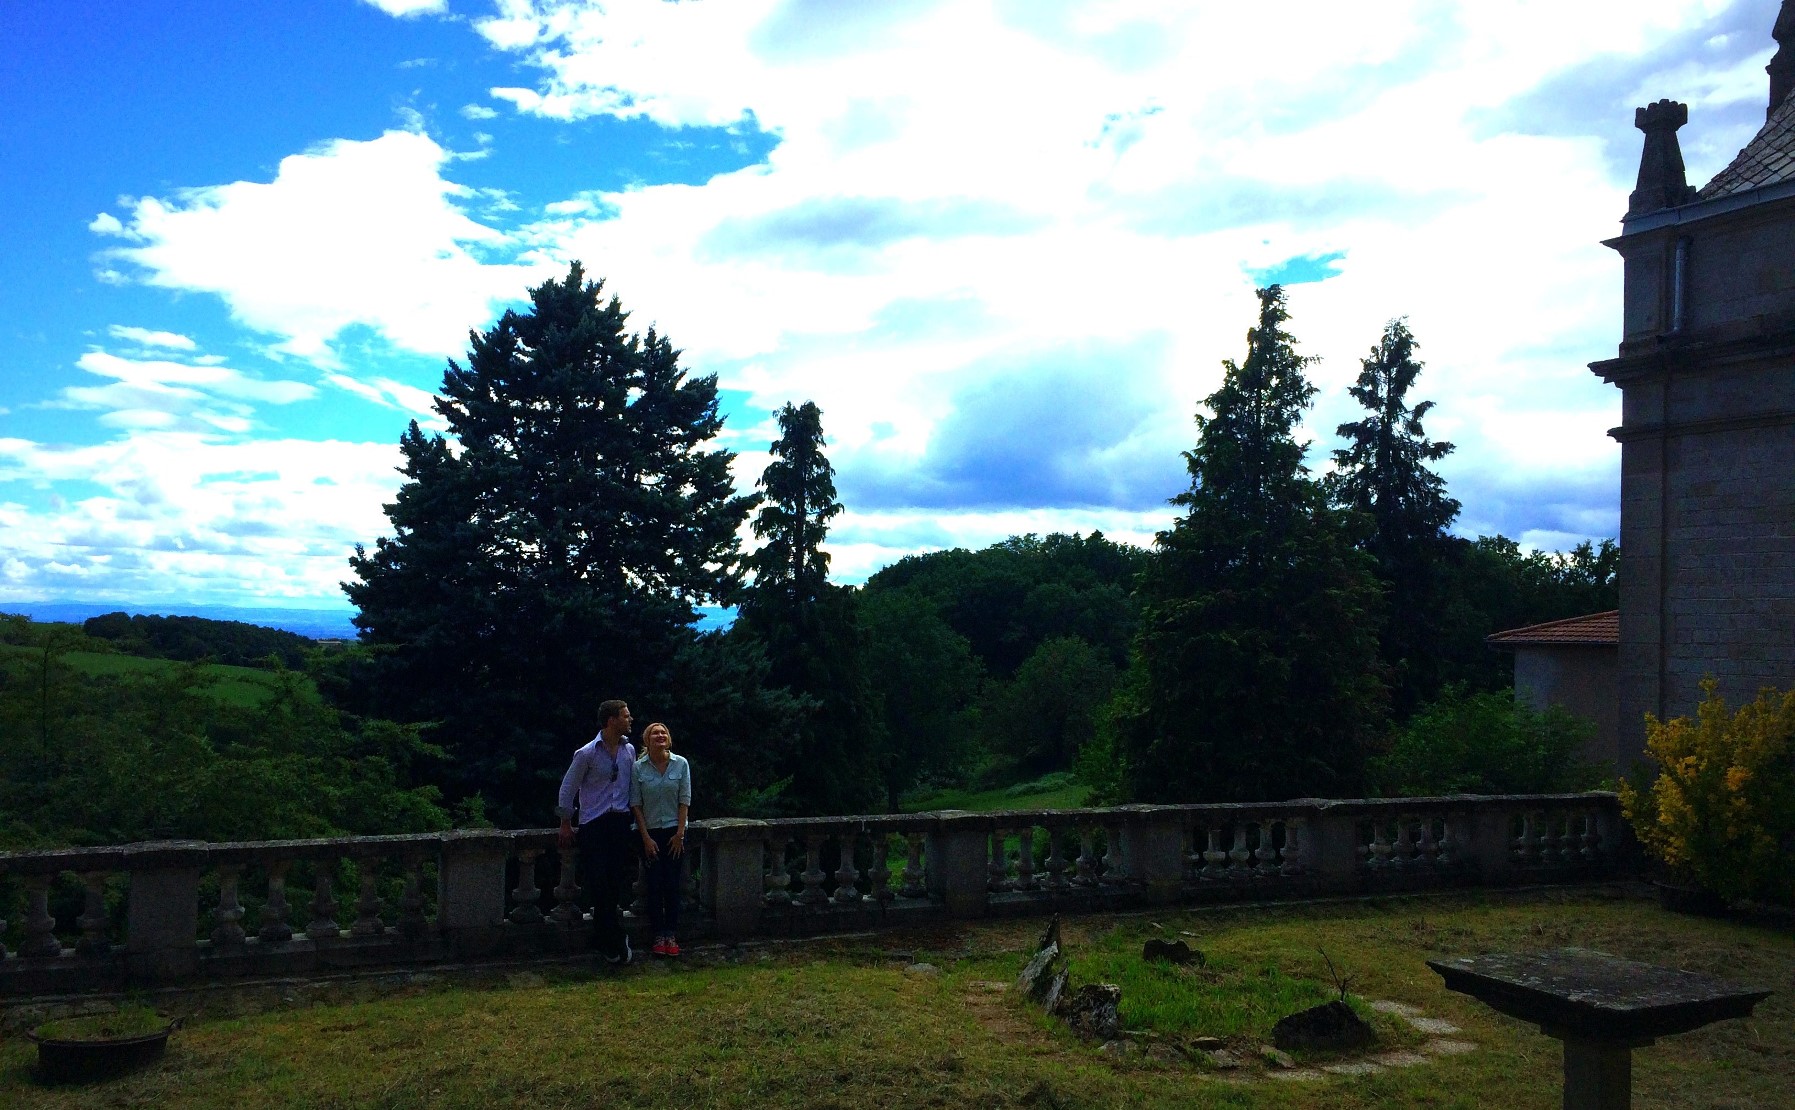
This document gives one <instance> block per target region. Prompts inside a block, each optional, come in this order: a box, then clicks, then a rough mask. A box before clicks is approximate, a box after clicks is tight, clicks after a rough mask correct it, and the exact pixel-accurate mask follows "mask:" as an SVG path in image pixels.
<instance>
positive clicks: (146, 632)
mask: <svg viewBox="0 0 1795 1110" xmlns="http://www.w3.org/2000/svg"><path fill="white" fill-rule="evenodd" d="M81 631H83V632H85V633H86V634H87V635H89V636H92V637H94V638H95V639H99V640H105V641H107V642H108V643H110V644H111V645H112V646H113V647H115V648H117V649H118V650H119V651H122V652H126V653H127V654H130V655H141V656H145V657H148V658H153V659H181V660H186V661H188V662H199V661H200V660H202V659H203V660H210V661H211V662H214V663H224V664H228V665H232V666H238V667H256V666H260V665H261V664H262V663H263V662H264V661H265V660H267V659H268V657H269V656H273V657H274V658H276V659H279V660H280V661H281V663H282V664H284V665H285V666H287V667H289V668H292V669H295V670H297V669H299V668H301V667H304V666H305V653H306V652H307V651H308V650H310V649H311V648H312V646H313V644H312V641H310V640H308V639H306V638H305V637H304V636H300V635H298V634H296V633H293V632H284V631H282V630H281V629H278V628H264V627H263V626H261V625H259V624H246V623H244V622H243V621H220V620H212V619H210V618H207V617H164V616H153V615H145V614H142V613H138V614H129V613H106V614H103V615H101V616H98V617H89V618H88V619H87V620H85V621H83V622H82V624H81Z"/></svg>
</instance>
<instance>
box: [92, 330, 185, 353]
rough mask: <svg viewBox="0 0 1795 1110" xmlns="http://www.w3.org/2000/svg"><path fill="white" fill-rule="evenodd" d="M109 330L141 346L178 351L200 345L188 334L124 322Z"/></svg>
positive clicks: (118, 336)
mask: <svg viewBox="0 0 1795 1110" xmlns="http://www.w3.org/2000/svg"><path fill="white" fill-rule="evenodd" d="M107 331H108V332H109V333H110V334H111V335H112V337H113V338H114V339H123V340H124V341H125V342H127V343H135V344H137V345H138V346H140V347H167V348H169V349H171V350H176V351H191V350H194V349H196V347H197V346H198V344H196V343H194V342H193V340H192V339H190V338H188V337H187V336H185V335H179V334H177V333H175V332H172V331H151V330H150V329H149V328H133V327H127V326H126V325H124V324H114V325H112V326H111V327H110V328H108V329H107Z"/></svg>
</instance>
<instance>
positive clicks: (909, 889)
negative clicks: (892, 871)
mask: <svg viewBox="0 0 1795 1110" xmlns="http://www.w3.org/2000/svg"><path fill="white" fill-rule="evenodd" d="M904 840H905V846H906V847H907V848H908V849H909V855H908V858H906V859H905V860H904V889H903V895H904V897H906V898H923V897H927V895H928V893H929V884H928V880H927V879H926V878H925V877H924V872H923V862H922V842H923V836H922V834H921V833H914V832H913V833H905V834H904Z"/></svg>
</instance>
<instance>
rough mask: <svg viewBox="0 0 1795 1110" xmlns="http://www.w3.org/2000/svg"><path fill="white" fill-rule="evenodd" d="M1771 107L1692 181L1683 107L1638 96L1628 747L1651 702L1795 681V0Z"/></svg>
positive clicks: (1638, 744) (1685, 704) (1666, 712)
mask: <svg viewBox="0 0 1795 1110" xmlns="http://www.w3.org/2000/svg"><path fill="white" fill-rule="evenodd" d="M1772 34H1773V35H1774V37H1775V38H1776V41H1777V43H1778V45H1779V47H1780V49H1779V50H1778V51H1777V53H1776V56H1775V58H1774V59H1773V60H1772V61H1771V63H1770V65H1769V67H1768V71H1769V73H1770V103H1769V108H1768V113H1767V114H1768V119H1767V121H1766V122H1765V124H1764V127H1763V129H1762V130H1761V131H1759V132H1758V134H1757V135H1756V137H1754V138H1753V139H1752V140H1751V142H1750V143H1748V144H1746V147H1745V149H1744V150H1741V151H1740V152H1739V155H1738V157H1736V158H1734V159H1733V161H1732V163H1731V164H1730V165H1728V166H1727V167H1726V169H1724V170H1722V171H1721V172H1720V173H1719V174H1718V175H1716V176H1715V178H1714V180H1712V181H1710V182H1708V184H1707V185H1706V186H1704V187H1703V188H1701V189H1700V190H1697V189H1693V188H1691V187H1690V186H1689V185H1688V183H1687V182H1686V181H1685V180H1684V176H1683V158H1682V153H1681V151H1680V150H1679V148H1678V145H1677V129H1678V128H1680V127H1681V126H1683V124H1684V123H1685V122H1686V121H1687V120H1688V118H1689V113H1688V109H1687V108H1686V107H1685V106H1684V105H1681V104H1676V103H1672V102H1671V101H1667V100H1661V101H1659V102H1658V103H1656V104H1652V105H1648V106H1646V107H1644V108H1640V109H1639V110H1638V112H1637V113H1636V115H1635V118H1634V122H1635V124H1636V126H1638V128H1639V129H1640V130H1641V131H1643V132H1645V148H1644V151H1643V154H1642V157H1641V159H1640V165H1639V181H1638V186H1637V187H1636V188H1635V189H1634V191H1633V195H1632V197H1631V198H1630V202H1629V204H1628V208H1627V215H1626V217H1625V219H1624V220H1623V221H1622V224H1621V228H1622V230H1621V234H1620V237H1619V238H1616V239H1611V240H1608V242H1607V245H1608V246H1610V247H1613V248H1614V249H1615V250H1616V251H1618V252H1620V255H1621V257H1622V258H1623V259H1624V260H1625V264H1626V277H1625V287H1624V290H1625V291H1624V299H1625V310H1624V314H1623V315H1624V322H1623V331H1622V338H1621V343H1620V351H1619V355H1618V357H1616V358H1612V359H1607V360H1605V361H1602V362H1597V363H1592V364H1591V366H1590V369H1591V370H1593V371H1595V372H1596V373H1597V374H1600V375H1601V376H1602V378H1603V379H1604V380H1605V381H1608V382H1611V383H1613V384H1614V385H1617V386H1619V387H1620V389H1621V426H1620V427H1619V428H1616V429H1614V430H1613V431H1612V432H1611V433H1610V434H1612V435H1613V436H1614V437H1615V438H1616V439H1617V440H1619V441H1620V444H1621V567H1620V606H1621V607H1620V656H1619V676H1618V679H1619V690H1618V693H1619V700H1620V705H1619V716H1620V721H1619V724H1620V735H1619V737H1618V740H1619V748H1620V753H1619V754H1620V757H1621V758H1620V763H1621V765H1622V766H1623V767H1625V766H1626V765H1627V764H1628V763H1630V762H1631V761H1632V760H1633V759H1637V758H1638V757H1639V755H1640V753H1642V752H1643V745H1644V736H1645V729H1644V715H1645V714H1646V713H1654V714H1656V715H1658V716H1659V717H1660V718H1665V717H1673V716H1679V715H1683V714H1689V713H1692V712H1693V711H1694V709H1695V706H1696V703H1697V702H1698V701H1699V700H1700V699H1701V689H1700V683H1701V680H1702V677H1703V676H1704V675H1707V674H1712V675H1713V676H1715V677H1716V678H1717V679H1719V681H1720V689H1721V692H1722V693H1723V694H1724V695H1725V696H1726V697H1727V699H1728V701H1730V702H1733V703H1735V704H1737V703H1738V702H1739V701H1742V700H1749V699H1751V698H1752V697H1754V696H1756V694H1757V691H1758V689H1759V687H1761V686H1765V685H1774V686H1780V687H1784V688H1787V687H1788V686H1790V685H1791V684H1795V96H1791V95H1790V91H1791V88H1792V87H1795V0H1784V3H1783V7H1782V11H1781V14H1780V15H1779V16H1778V17H1777V20H1776V27H1775V30H1774V31H1773V32H1772Z"/></svg>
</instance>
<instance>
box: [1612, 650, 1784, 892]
mask: <svg viewBox="0 0 1795 1110" xmlns="http://www.w3.org/2000/svg"><path fill="white" fill-rule="evenodd" d="M1717 686H1718V683H1716V682H1715V680H1714V679H1712V678H1709V679H1707V680H1706V681H1704V682H1703V683H1702V689H1703V691H1704V692H1705V697H1704V698H1703V699H1702V703H1701V705H1700V706H1698V707H1697V709H1696V715H1695V719H1694V720H1690V719H1689V718H1688V717H1677V718H1675V719H1673V720H1669V721H1659V720H1658V719H1657V718H1655V717H1652V716H1650V715H1648V716H1647V717H1646V750H1647V751H1648V752H1650V753H1651V755H1652V757H1653V758H1654V759H1656V760H1657V762H1658V774H1657V777H1656V778H1655V779H1653V780H1652V781H1651V782H1650V784H1649V785H1647V784H1644V783H1643V782H1642V783H1640V784H1637V785H1636V784H1634V783H1625V782H1623V783H1622V784H1621V787H1620V796H1621V806H1622V808H1623V809H1624V810H1625V811H1626V814H1627V820H1628V821H1630V822H1631V823H1632V825H1633V831H1634V833H1635V835H1637V836H1638V837H1639V840H1640V843H1641V844H1643V845H1644V846H1645V848H1646V850H1647V851H1649V852H1650V853H1651V854H1652V855H1654V856H1656V857H1657V858H1658V859H1659V860H1661V861H1663V863H1664V865H1665V866H1666V867H1667V868H1668V869H1669V870H1670V873H1671V875H1672V876H1673V877H1674V878H1676V879H1677V880H1678V881H1682V882H1691V883H1694V884H1696V885H1698V886H1701V887H1704V888H1706V889H1708V890H1711V891H1713V892H1714V893H1716V894H1718V895H1720V896H1722V897H1723V898H1726V899H1728V900H1734V899H1738V898H1748V897H1749V898H1755V899H1758V900H1760V901H1765V902H1773V903H1776V904H1778V905H1785V906H1786V905H1795V690H1790V691H1789V692H1788V693H1778V692H1777V691H1775V690H1771V689H1765V690H1763V691H1761V692H1760V693H1759V694H1758V698H1757V700H1756V701H1754V702H1751V703H1750V704H1748V705H1743V706H1740V707H1739V708H1738V709H1737V710H1732V709H1729V708H1728V707H1727V704H1726V700H1725V699H1724V698H1722V697H1720V695H1719V694H1718V693H1716V687H1717Z"/></svg>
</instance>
